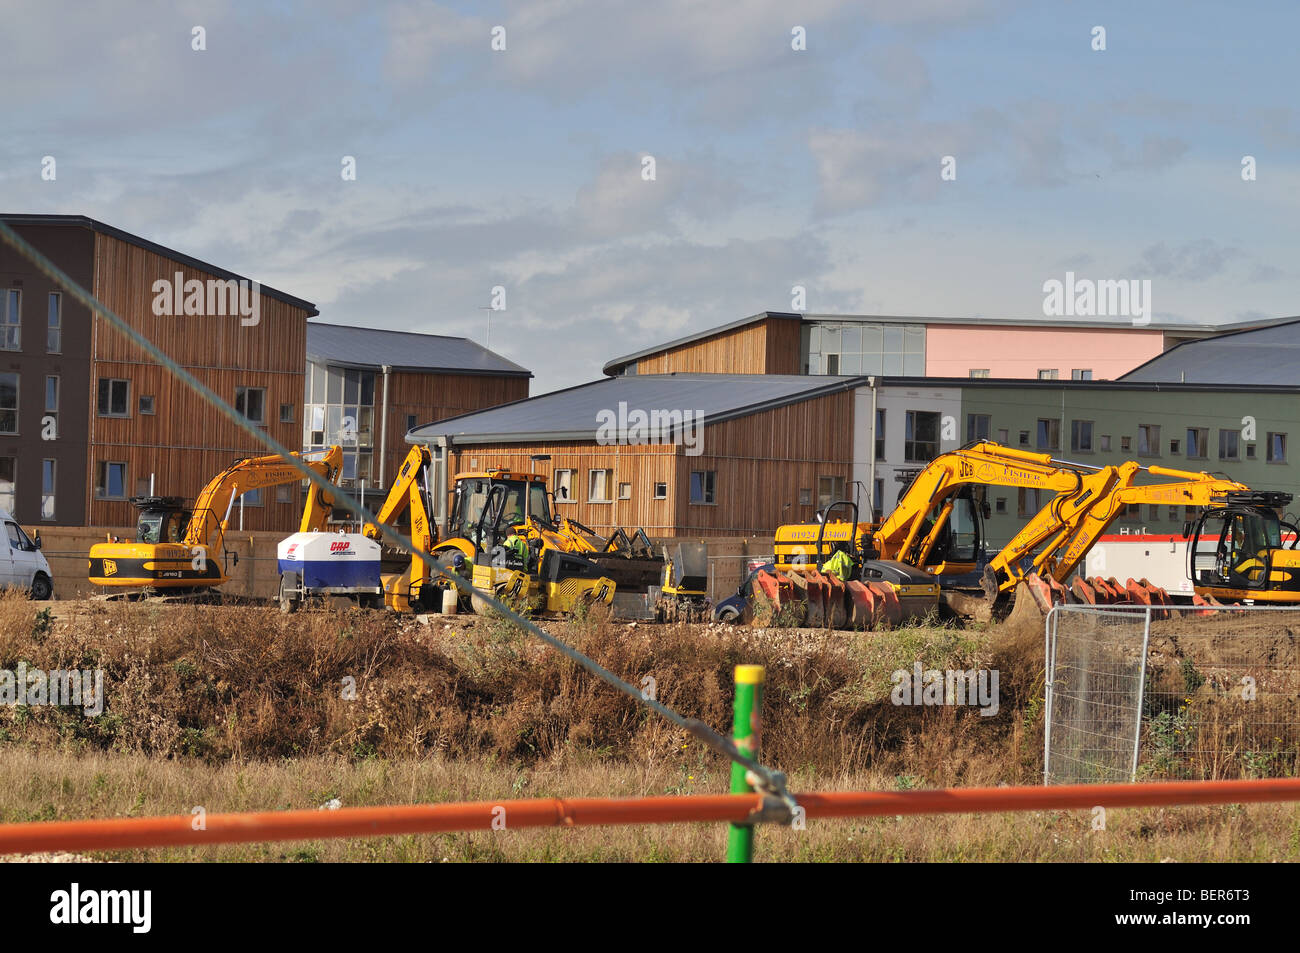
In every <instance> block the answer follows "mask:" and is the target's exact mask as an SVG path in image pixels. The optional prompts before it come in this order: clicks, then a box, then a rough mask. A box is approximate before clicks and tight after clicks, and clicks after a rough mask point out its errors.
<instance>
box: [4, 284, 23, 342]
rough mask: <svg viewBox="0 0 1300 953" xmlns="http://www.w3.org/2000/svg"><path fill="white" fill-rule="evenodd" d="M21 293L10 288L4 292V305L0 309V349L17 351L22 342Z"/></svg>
mask: <svg viewBox="0 0 1300 953" xmlns="http://www.w3.org/2000/svg"><path fill="white" fill-rule="evenodd" d="M22 313H23V293H22V292H21V291H20V290H18V289H17V288H10V289H9V291H8V292H7V293H6V294H5V306H4V308H3V309H0V349H3V350H6V351H17V350H19V347H20V345H21V344H22V330H23V322H22Z"/></svg>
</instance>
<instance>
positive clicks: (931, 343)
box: [925, 324, 1164, 380]
mask: <svg viewBox="0 0 1300 953" xmlns="http://www.w3.org/2000/svg"><path fill="white" fill-rule="evenodd" d="M1163 344H1164V332H1162V331H1145V330H1142V329H1140V328H1129V329H1119V328H1116V329H1114V330H1111V329H1095V330H1094V329H1091V328H1053V327H1041V328H1035V327H996V326H989V325H975V324H971V325H937V324H932V325H930V326H929V327H928V328H927V329H926V334H925V373H926V375H927V376H929V377H969V376H970V372H971V370H972V369H973V368H988V370H989V374H990V376H992V377H1029V378H1034V377H1037V376H1038V372H1039V370H1041V369H1047V368H1056V370H1057V374H1058V377H1060V379H1061V380H1069V379H1070V372H1071V371H1072V370H1074V369H1075V368H1086V369H1089V370H1091V371H1092V377H1093V380H1113V379H1115V378H1117V377H1119V376H1120V375H1121V374H1126V373H1127V372H1129V371H1131V370H1132V369H1133V368H1135V367H1137V366H1138V365H1139V364H1141V363H1143V362H1144V361H1148V360H1150V359H1151V358H1153V357H1155V356H1156V355H1158V354H1160V353H1161V351H1162V350H1163Z"/></svg>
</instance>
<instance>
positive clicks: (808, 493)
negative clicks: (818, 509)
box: [799, 486, 812, 506]
mask: <svg viewBox="0 0 1300 953" xmlns="http://www.w3.org/2000/svg"><path fill="white" fill-rule="evenodd" d="M799 505H800V506H812V487H810V486H805V487H800V489H799Z"/></svg>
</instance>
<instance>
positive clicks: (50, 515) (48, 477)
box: [41, 460, 55, 520]
mask: <svg viewBox="0 0 1300 953" xmlns="http://www.w3.org/2000/svg"><path fill="white" fill-rule="evenodd" d="M54 467H55V463H54V461H53V460H42V461H41V519H43V520H52V519H54Z"/></svg>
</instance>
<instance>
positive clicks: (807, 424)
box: [407, 373, 855, 536]
mask: <svg viewBox="0 0 1300 953" xmlns="http://www.w3.org/2000/svg"><path fill="white" fill-rule="evenodd" d="M854 385H855V382H854V381H853V380H852V379H849V378H826V377H818V378H810V377H807V376H802V375H773V374H685V373H682V374H637V375H628V376H621V377H614V378H607V379H604V380H599V381H595V382H593V383H590V384H583V385H580V386H578V387H572V388H569V389H567V390H561V391H556V392H554V393H550V394H544V395H542V396H540V397H534V398H532V399H530V400H527V401H522V402H519V403H516V404H511V405H508V406H504V407H497V408H493V409H491V410H486V411H481V412H479V413H473V414H467V415H464V416H460V417H452V418H449V419H447V420H443V421H440V422H438V423H431V424H427V425H423V426H420V427H416V428H414V429H412V430H411V431H410V432H409V433H408V434H407V440H408V441H410V442H412V443H421V444H426V445H428V446H430V447H431V448H432V449H433V455H434V458H435V460H436V461H437V466H436V467H435V470H436V471H437V474H436V477H435V479H436V486H435V487H434V488H433V494H434V498H435V501H436V505H437V507H438V508H439V510H440V512H439V518H440V519H441V518H442V516H443V515H444V514H445V511H446V509H445V508H446V505H447V492H446V491H447V488H448V485H449V484H448V480H449V478H450V477H454V476H455V474H457V473H462V472H470V471H476V470H484V469H490V468H496V467H505V468H510V469H516V470H525V471H532V472H541V473H543V474H545V475H546V476H547V477H548V482H549V484H550V487H551V489H552V491H553V492H554V493H555V497H556V507H557V509H558V510H559V511H560V513H561V514H563V515H566V516H569V517H571V518H574V519H576V520H578V521H579V522H581V523H584V524H586V525H587V526H589V527H591V528H592V529H595V530H597V531H601V532H611V531H612V530H613V529H614V528H616V527H620V526H640V527H644V528H645V530H646V531H647V532H648V533H650V534H651V535H654V536H702V535H707V536H720V535H749V534H764V533H770V532H771V531H772V530H773V529H774V528H775V527H776V526H777V525H779V524H780V523H781V522H785V521H787V520H805V519H811V518H812V516H813V514H814V512H815V511H816V509H817V508H818V506H825V505H826V504H827V503H828V502H830V501H831V500H834V499H839V498H842V497H843V496H844V495H845V493H846V487H847V483H848V481H849V479H850V474H851V472H852V461H853V443H854V439H855V438H854V428H853V404H854V399H855V395H854ZM539 457H541V458H546V459H541V460H539V459H535V458H539Z"/></svg>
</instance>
